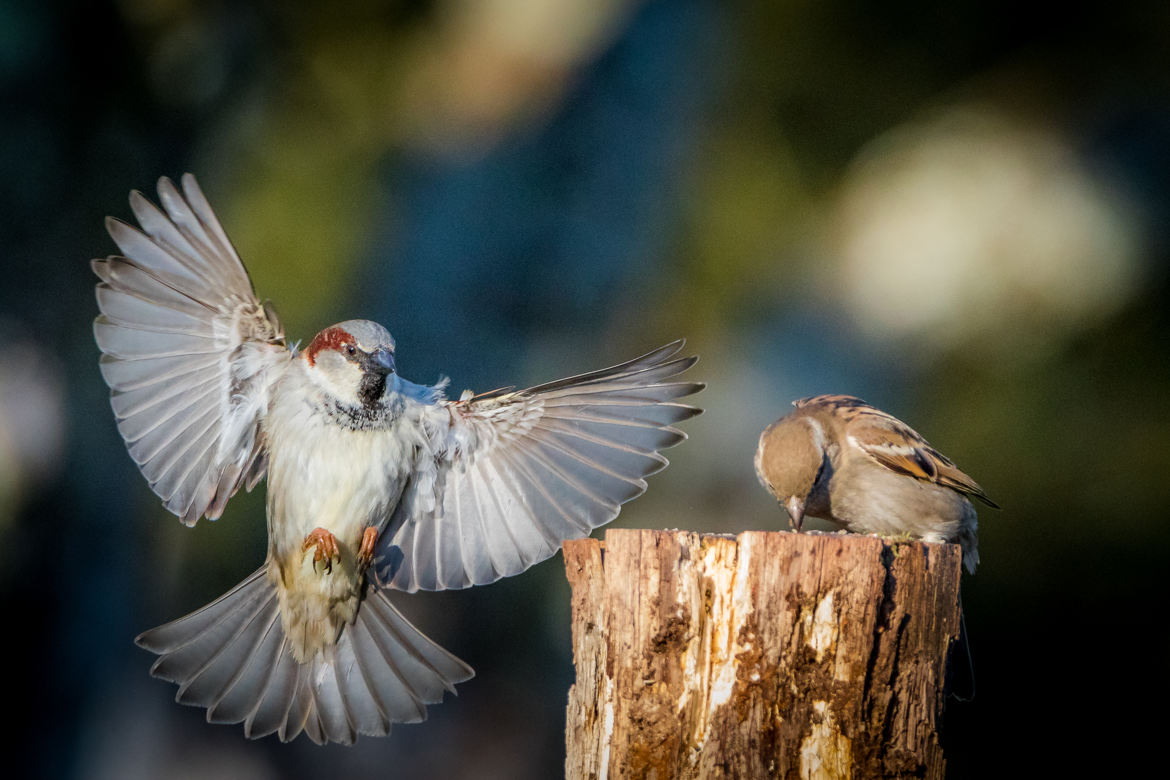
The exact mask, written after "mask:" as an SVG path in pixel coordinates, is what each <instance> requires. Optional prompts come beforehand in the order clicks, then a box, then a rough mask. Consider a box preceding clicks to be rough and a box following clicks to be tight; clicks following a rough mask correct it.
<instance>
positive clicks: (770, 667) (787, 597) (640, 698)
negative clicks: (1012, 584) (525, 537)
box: [564, 529, 965, 780]
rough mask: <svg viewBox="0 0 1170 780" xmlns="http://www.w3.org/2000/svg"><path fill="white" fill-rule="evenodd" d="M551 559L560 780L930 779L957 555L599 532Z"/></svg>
mask: <svg viewBox="0 0 1170 780" xmlns="http://www.w3.org/2000/svg"><path fill="white" fill-rule="evenodd" d="M564 552H565V567H566V570H567V572H568V577H569V583H570V585H571V586H572V599H573V659H574V662H575V664H576V667H577V681H576V683H575V684H574V685H573V687H572V688H571V689H570V691H569V706H568V718H567V730H566V743H567V748H568V756H567V760H566V764H565V774H566V777H569V778H657V779H658V780H666V778H721V777H735V778H756V777H783V778H838V777H845V778H848V777H852V778H876V777H925V778H941V777H943V774H944V770H945V762H944V760H943V753H942V748H941V747H940V745H939V736H938V731H939V724H940V720H941V717H942V713H943V705H944V702H945V690H944V689H945V682H946V674H945V673H946V668H947V659H948V655H949V653H950V651H951V649H952V646H953V645H954V644H955V643H956V641H957V639H958V636H959V569H960V562H961V556H960V552H959V548H958V546H956V545H949V544H948V545H941V544H923V543H917V542H914V543H912V542H906V543H893V542H889V541H887V540H882V539H875V538H871V537H865V536H845V535H835V534H833V535H829V534H795V533H783V532H747V533H743V534H740V535H739V536H738V537H731V536H714V535H707V534H698V533H691V532H687V531H640V530H623V529H612V530H610V531H608V532H607V533H606V536H605V541H604V543H603V542H600V541H598V540H596V539H581V540H576V541H571V542H566V543H565V547H564ZM963 662H964V663H965V660H964V661H963Z"/></svg>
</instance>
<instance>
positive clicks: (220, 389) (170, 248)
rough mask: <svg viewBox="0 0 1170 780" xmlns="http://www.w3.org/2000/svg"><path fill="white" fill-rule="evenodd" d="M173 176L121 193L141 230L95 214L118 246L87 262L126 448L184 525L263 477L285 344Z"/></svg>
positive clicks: (203, 204) (201, 208)
mask: <svg viewBox="0 0 1170 780" xmlns="http://www.w3.org/2000/svg"><path fill="white" fill-rule="evenodd" d="M182 185H183V189H182V192H180V191H179V189H178V188H177V187H176V186H175V185H174V184H173V183H172V182H171V181H170V180H169V179H165V178H164V179H161V180H160V181H159V185H158V191H159V198H160V200H161V202H162V209H160V208H159V207H157V206H155V205H154V204H152V203H151V202H150V201H148V200H147V199H146V198H145V197H143V196H142V195H141V194H140V193H138V192H134V193H131V195H130V208H131V210H132V211H133V212H134V216H135V218H136V219H137V220H138V224H139V225H140V226H141V230H139V229H137V228H135V227H132V226H131V225H129V224H127V223H125V222H122V221H120V220H116V219H108V220H107V221H106V225H107V228H108V230H109V232H110V236H111V238H113V239H114V243H116V244H117V245H118V248H119V249H120V250H121V251H122V254H123V256H112V257H108V258H105V259H104V260H95V261H94V262H93V270H94V272H95V273H96V274H97V276H98V278H99V279H100V280H101V281H100V283H99V284H98V286H97V302H98V308H99V309H101V312H102V313H101V316H99V317H98V318H97V319H96V320H95V321H94V337H95V339H96V340H97V343H98V346H99V348H100V349H101V351H102V352H103V355H102V359H101V371H102V376H103V378H104V379H105V380H106V383H107V384H108V385H109V386H110V391H111V394H110V395H111V405H112V406H113V408H114V415H115V418H116V420H117V423H118V430H119V431H120V432H121V434H122V437H123V438H124V439H125V440H126V445H127V448H128V449H129V451H130V455H131V457H132V458H133V459H134V462H135V463H137V464H138V466H139V468H140V469H141V470H142V473H143V476H145V477H146V479H147V482H148V483H149V484H150V486H151V489H152V490H154V491H155V493H156V494H158V496H159V497H160V498H162V499H163V503H164V505H165V506H166V508H167V509H169V510H170V511H171V512H174V513H175V514H176V515H178V516H179V517H180V518H181V519H182V521H183V522H184V523H186V524H188V525H192V524H194V523H195V522H196V521H197V520H198V519H199V518H200V517H207V518H209V519H214V518H216V517H219V515H220V514H221V513H222V512H223V508H224V505H225V504H226V503H227V500H228V499H229V498H230V497H231V496H232V495H233V494H234V493H235V492H236V491H237V490H239V488H240V487H241V485H246V487H248V488H249V489H251V487H252V485H254V484H255V483H256V481H258V480H259V479H260V478H261V477H262V476H263V472H264V468H265V466H266V463H267V460H266V458H264V453H263V441H262V436H261V420H262V418H263V415H264V414H265V412H266V410H267V408H268V396H269V392H270V390H271V387H272V384H273V383H274V382H275V381H276V378H277V377H278V376H279V373H280V371H281V370H283V368H284V367H285V366H286V365H287V364H288V362H289V360H290V359H291V353H290V351H289V350H288V348H287V347H286V346H285V345H284V333H283V330H282V329H281V326H280V322H279V320H278V319H277V318H276V316H275V315H274V314H273V313H272V311H271V309H269V308H268V307H266V306H265V305H263V304H262V303H261V302H260V301H259V300H257V298H256V296H255V294H254V293H253V291H252V283H251V281H250V280H249V279H248V274H247V271H245V269H244V266H243V265H242V264H241V263H240V259H239V256H238V255H237V254H236V251H235V249H234V248H233V247H232V245H231V242H230V241H229V240H228V238H227V234H226V233H225V232H224V230H223V227H222V226H221V225H220V223H219V220H218V219H217V218H216V217H215V213H214V212H213V211H212V210H211V207H210V206H209V205H208V203H207V199H206V198H205V197H204V196H203V193H202V191H200V189H199V185H198V184H197V183H196V181H195V179H194V177H192V176H191V175H190V174H187V175H185V176H184V177H183V180H182ZM335 725H336V724H335Z"/></svg>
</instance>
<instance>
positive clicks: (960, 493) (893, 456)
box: [755, 395, 998, 573]
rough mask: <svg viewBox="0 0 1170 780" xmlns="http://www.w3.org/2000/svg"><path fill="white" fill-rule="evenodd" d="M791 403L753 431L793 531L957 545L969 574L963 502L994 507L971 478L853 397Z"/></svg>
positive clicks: (971, 533) (971, 553)
mask: <svg viewBox="0 0 1170 780" xmlns="http://www.w3.org/2000/svg"><path fill="white" fill-rule="evenodd" d="M793 406H795V407H796V411H795V412H792V413H791V414H789V415H787V416H786V417H781V418H780V419H779V420H777V421H776V422H774V423H772V424H771V425H769V426H768V427H767V428H766V429H764V432H763V434H761V435H760V443H759V447H758V448H757V449H756V458H755V464H756V474H757V475H758V476H759V478H760V482H761V484H763V486H764V487H765V488H767V490H768V492H769V493H771V494H772V495H773V496H775V497H776V500H777V501H779V502H780V503H781V504H783V505H784V508H785V509H786V510H787V511H788V516H789V517H790V518H791V520H792V524H793V526H794V527H795V528H796V530H797V531H799V530H800V526H801V522H802V521H803V519H804V517H805V515H808V516H809V517H819V518H821V519H823V520H828V521H830V522H832V523H835V524H837V525H839V526H841V527H843V528H845V529H847V530H849V531H853V532H856V533H876V534H881V535H885V536H908V537H911V538H915V539H922V540H924V541H927V542H957V543H958V544H959V545H960V547H962V550H963V564H964V566H966V568H967V571H969V572H971V573H974V572H975V566H976V564H978V563H979V550H978V546H977V544H978V542H977V539H976V535H975V529H976V518H975V508H974V507H973V506H972V505H971V502H970V500H968V497H969V496H974V497H975V498H978V499H979V500H980V501H982V502H983V503H985V504H987V505H988V506H990V507H996V504H995V503H994V502H992V500H991V499H990V498H988V497H987V494H986V493H984V492H983V488H981V487H979V485H978V484H976V483H975V480H973V479H971V478H970V477H969V476H967V475H966V474H964V473H963V472H962V471H960V470H959V468H958V467H957V466H956V465H955V464H954V463H952V462H951V461H950V460H949V459H948V458H947V457H946V456H945V455H943V454H942V453H941V452H939V451H938V450H936V449H935V448H934V447H931V446H930V444H929V443H927V441H926V439H924V438H922V437H921V436H919V435H918V434H917V433H916V432H915V431H914V430H913V429H912V428H911V427H910V426H908V425H906V424H905V423H904V422H902V421H901V420H898V419H897V418H895V417H893V416H892V415H889V414H886V413H885V412H883V411H880V410H878V409H875V408H874V407H872V406H870V405H869V404H867V403H865V402H864V401H862V400H861V399H859V398H854V397H852V396H848V395H818V396H815V397H813V398H805V399H802V400H800V401H796V402H795V403H794V404H793ZM996 508H998V507H996Z"/></svg>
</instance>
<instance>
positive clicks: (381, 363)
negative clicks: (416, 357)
mask: <svg viewBox="0 0 1170 780" xmlns="http://www.w3.org/2000/svg"><path fill="white" fill-rule="evenodd" d="M370 368H371V369H373V370H374V371H378V372H380V373H383V374H393V373H394V353H393V352H391V351H390V350H388V349H386V348H385V347H379V348H378V349H375V350H374V351H373V352H371V353H370Z"/></svg>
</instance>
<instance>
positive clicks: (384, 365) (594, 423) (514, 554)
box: [93, 174, 703, 744]
mask: <svg viewBox="0 0 1170 780" xmlns="http://www.w3.org/2000/svg"><path fill="white" fill-rule="evenodd" d="M158 194H159V199H160V202H161V208H160V207H158V206H155V205H154V204H153V203H151V202H150V201H149V200H148V199H147V198H145V197H143V195H141V194H140V193H139V192H132V193H131V194H130V208H131V210H132V211H133V213H134V216H135V218H136V220H137V222H138V225H139V227H133V226H131V225H129V224H127V223H125V222H121V221H119V220H116V219H113V218H110V219H108V220H107V223H106V226H107V229H108V230H109V233H110V236H111V238H113V240H114V243H115V244H117V246H118V248H119V249H120V250H121V255H118V256H111V257H107V258H105V259H99V260H94V261H93V270H94V272H95V273H96V274H97V275H98V277H99V278H100V280H101V281H100V283H99V284H98V285H97V300H98V307H99V308H100V310H101V316H99V317H98V318H97V320H96V321H95V322H94V334H95V337H96V339H97V343H98V346H99V347H100V349H101V351H102V353H103V354H102V356H101V371H102V376H103V377H104V378H105V381H106V383H107V384H108V385H109V386H110V390H111V403H112V406H113V410H114V416H115V418H116V420H117V425H118V430H119V431H120V432H121V434H122V437H123V438H124V439H125V442H126V446H127V448H128V450H129V452H130V455H131V457H132V458H133V460H134V462H135V463H136V464H138V467H139V469H140V470H141V471H142V474H143V476H144V477H146V480H147V482H149V484H150V487H151V489H152V490H154V492H155V493H156V494H157V495H158V496H159V497H160V498H161V499H162V501H163V504H164V506H165V507H166V508H167V509H168V510H170V511H171V512H172V513H174V514H175V515H177V516H178V517H179V518H180V519H181V520H182V522H183V523H184V524H186V525H188V526H191V525H194V524H195V523H196V522H197V521H198V520H199V519H200V518H201V517H206V518H208V519H209V520H214V519H216V518H218V517H219V516H220V514H221V513H222V512H223V510H224V506H225V505H226V504H227V502H228V500H229V499H230V498H231V497H232V496H233V495H234V494H235V493H236V491H238V490H239V489H240V488H241V487H244V488H246V489H248V490H251V489H252V488H253V487H254V486H255V485H256V484H257V483H258V482H260V481H261V480H262V479H264V478H265V477H266V476H267V480H268V483H267V512H266V514H267V528H268V553H267V559H266V560H265V562H264V564H263V565H262V566H261V567H260V568H259V569H257V570H256V571H255V572H254V573H253V574H252V575H251V576H249V577H248V578H247V579H245V580H244V581H243V582H241V583H240V584H239V585H237V586H236V587H235V588H233V589H232V590H231V591H229V592H228V593H226V594H225V595H223V596H222V597H220V598H219V599H217V600H216V601H214V602H212V603H211V604H208V605H207V606H205V607H202V608H201V609H198V610H196V611H195V612H193V613H191V614H190V615H187V616H186V617H182V618H179V619H178V620H175V621H173V622H171V623H168V624H166V625H163V626H160V627H158V628H155V629H152V630H149V631H146V632H145V633H143V634H142V635H141V636H139V637H138V639H137V642H138V644H139V645H141V646H142V647H144V648H146V649H147V650H150V651H151V652H153V653H155V654H157V655H158V656H159V658H158V659H157V660H156V662H155V664H154V666H153V667H152V670H151V671H152V673H153V674H154V675H155V676H158V677H161V678H164V679H166V680H170V681H172V682H175V683H177V684H178V685H179V691H178V695H177V700H178V701H179V702H182V703H184V704H191V705H197V706H201V707H204V708H206V709H207V719H208V721H210V722H217V723H240V722H242V723H243V724H244V733H245V734H246V735H247V736H249V737H261V736H265V735H268V734H273V733H275V734H277V735H278V736H279V738H280V739H281V740H283V741H288V740H291V739H293V738H295V737H296V736H297V735H298V734H300V733H301V732H304V733H306V734H307V735H308V736H309V738H310V739H312V740H313V741H314V742H317V743H319V744H322V743H325V742H330V741H332V742H339V743H345V744H349V743H352V742H354V740H355V739H356V738H357V735H359V734H365V735H384V734H387V733H389V731H390V727H391V724H393V723H400V722H417V721H420V720H423V719H424V718H425V717H426V705H428V704H433V703H437V702H439V701H441V699H442V697H443V692H444V691H451V692H454V685H455V684H456V683H460V682H463V681H466V680H468V679H470V678H471V677H472V675H473V672H472V670H471V668H470V667H469V666H467V664H465V663H463V662H462V661H460V660H459V659H458V658H456V657H455V656H453V655H451V654H450V653H448V652H447V651H446V650H444V649H443V648H441V647H439V646H438V645H437V644H435V643H434V642H432V641H431V640H430V639H428V638H427V637H426V636H424V635H423V634H422V633H421V632H420V631H419V630H418V629H416V628H415V627H414V626H413V625H411V624H410V623H409V622H408V621H407V620H406V619H405V618H404V617H403V616H402V615H401V614H400V613H399V612H398V610H397V609H395V608H394V606H393V605H392V604H391V602H390V601H389V599H388V598H387V595H386V594H387V591H389V590H403V591H411V592H413V591H416V590H444V589H448V588H466V587H469V586H471V585H485V584H487V583H490V582H493V581H495V580H497V579H499V578H501V577H509V576H512V575H514V574H519V573H520V572H522V571H524V570H525V569H527V568H528V567H529V566H532V565H533V564H535V563H538V562H540V561H542V560H544V559H546V558H548V557H549V556H551V555H553V554H554V553H555V552H556V551H557V550H558V549H559V548H560V546H561V543H562V542H563V541H564V540H566V539H572V538H577V537H583V536H586V535H588V534H589V532H590V531H591V530H592V529H594V528H596V527H598V526H600V525H603V524H605V523H607V522H609V521H610V520H613V519H614V517H616V516H617V514H618V511H619V508H620V505H621V504H622V503H624V502H626V501H629V500H630V499H632V498H635V497H636V496H638V495H641V493H642V492H643V491H644V490H645V489H646V481H645V478H646V477H647V476H649V475H650V474H653V473H655V472H657V471H659V470H661V469H662V468H664V467H665V466H666V465H667V461H666V459H665V458H664V457H663V456H662V455H661V454H659V451H660V450H662V449H665V448H667V447H671V446H673V445H675V444H678V443H679V442H680V441H682V440H683V439H685V438H686V435H685V434H684V433H683V432H681V431H679V430H678V429H676V428H675V427H673V426H674V425H675V424H676V423H678V422H681V421H683V420H686V419H688V418H690V417H693V416H694V415H696V414H698V413H699V411H700V410H699V409H696V408H694V407H692V406H689V405H686V404H684V403H681V402H680V401H679V399H682V398H685V397H686V396H689V395H691V394H693V393H696V392H698V391H699V390H701V389H702V387H703V385H702V384H701V383H697V382H691V381H685V380H680V379H678V378H677V375H678V374H680V373H682V372H683V371H685V370H686V369H688V368H690V367H691V366H692V365H694V363H695V361H696V360H697V358H694V357H685V356H680V354H679V353H680V350H681V349H682V347H683V342H682V341H676V342H674V343H672V344H667V345H666V346H663V347H661V348H659V349H656V350H654V351H652V352H649V353H647V354H645V355H643V356H641V357H639V358H635V359H634V360H630V361H628V362H625V363H621V364H619V365H616V366H613V367H611V368H605V369H601V370H599V371H592V372H589V373H585V374H580V375H578V376H574V377H570V378H567V379H561V380H558V381H554V382H549V383H547V384H542V385H537V386H535V387H530V388H528V389H525V390H514V389H510V388H508V389H501V390H495V391H492V392H488V393H483V394H479V395H475V394H473V393H471V392H470V391H465V392H464V393H463V394H462V395H461V396H460V398H459V399H458V400H448V399H447V398H446V396H445V393H444V390H445V385H446V382H445V381H441V382H439V383H438V384H436V385H430V386H428V385H419V384H415V383H413V382H410V381H408V380H406V379H404V378H402V377H401V376H400V375H399V374H398V372H397V370H396V363H395V354H396V353H395V343H394V340H393V338H391V336H390V333H389V332H388V331H387V330H386V329H385V328H384V327H382V326H381V325H378V324H377V323H374V322H370V321H368V320H349V321H346V322H341V323H338V324H336V325H332V326H330V327H328V328H325V329H324V330H322V331H321V332H320V333H318V334H317V335H316V336H315V337H314V338H313V339H312V341H310V342H309V344H308V346H307V347H306V348H304V349H300V350H298V349H297V348H296V347H295V346H290V345H289V344H288V343H287V342H286V340H285V335H284V329H283V328H282V326H281V324H280V321H279V319H278V318H277V316H276V313H275V311H274V310H273V309H272V308H271V306H270V305H268V304H267V303H262V302H261V301H260V300H259V299H258V298H257V297H256V295H255V292H254V291H253V288H252V283H251V280H250V279H249V277H248V273H247V271H246V270H245V269H244V266H243V264H242V263H241V262H240V259H239V256H238V255H237V254H236V251H235V249H234V248H233V247H232V244H231V242H230V241H229V240H228V237H227V234H226V233H225V232H224V230H223V228H222V227H221V225H220V223H219V220H218V219H217V218H216V216H215V213H214V212H213V211H212V209H211V207H210V205H209V204H208V202H207V199H206V198H205V197H204V195H203V192H202V191H201V190H200V188H199V185H198V183H197V182H196V181H195V178H194V177H193V176H191V175H190V174H187V175H185V176H183V177H182V180H181V188H180V187H176V186H175V184H174V183H173V182H171V181H170V180H169V179H167V178H163V179H161V180H160V181H159V184H158Z"/></svg>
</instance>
